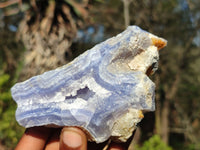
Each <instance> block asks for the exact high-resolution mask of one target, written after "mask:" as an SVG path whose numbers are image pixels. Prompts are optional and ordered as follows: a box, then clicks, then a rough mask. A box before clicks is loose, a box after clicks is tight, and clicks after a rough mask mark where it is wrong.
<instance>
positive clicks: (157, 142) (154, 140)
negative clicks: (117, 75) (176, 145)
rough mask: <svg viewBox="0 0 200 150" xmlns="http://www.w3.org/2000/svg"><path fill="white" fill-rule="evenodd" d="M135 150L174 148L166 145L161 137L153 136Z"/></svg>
mask: <svg viewBox="0 0 200 150" xmlns="http://www.w3.org/2000/svg"><path fill="white" fill-rule="evenodd" d="M135 150H172V148H171V147H169V146H168V145H166V144H165V143H164V142H163V141H162V140H161V138H160V136H159V135H153V136H152V137H151V138H150V139H149V140H147V141H145V142H144V144H143V145H142V146H141V147H140V146H138V145H137V146H136V147H135Z"/></svg>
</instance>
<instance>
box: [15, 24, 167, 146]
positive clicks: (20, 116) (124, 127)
mask: <svg viewBox="0 0 200 150" xmlns="http://www.w3.org/2000/svg"><path fill="white" fill-rule="evenodd" d="M166 43H167V42H166V40H164V39H162V38H159V37H157V36H155V35H153V34H151V33H148V32H146V31H144V30H142V29H140V28H139V27H137V26H129V27H128V28H127V29H126V30H125V31H124V32H122V33H120V34H118V35H117V36H115V37H112V38H110V39H108V40H106V41H105V42H102V43H100V44H98V45H96V46H95V47H93V48H92V49H90V50H88V51H86V52H85V53H83V54H82V55H80V56H79V57H77V58H76V59H74V60H73V61H72V62H71V63H69V64H67V65H64V66H62V67H59V68H57V69H55V70H51V71H48V72H45V73H43V74H41V75H38V76H34V77H32V78H30V79H28V80H26V81H24V82H21V83H17V84H15V85H14V86H13V87H12V89H11V92H12V97H13V99H14V100H15V101H16V103H17V105H18V107H17V110H16V120H17V121H18V123H19V124H20V125H21V126H23V127H25V128H29V127H34V126H54V127H62V126H78V127H80V128H82V129H83V130H85V131H87V132H86V133H87V134H88V138H89V140H92V141H96V142H97V143H100V142H103V141H105V140H107V139H108V138H110V137H111V138H112V139H114V140H118V141H126V140H127V139H128V138H129V137H130V136H131V134H132V132H133V130H134V129H135V127H136V124H137V123H138V122H139V121H140V120H141V119H142V118H143V115H142V110H147V111H154V109H155V102H154V97H155V95H154V92H155V85H154V83H153V82H152V81H151V80H150V79H149V77H148V76H147V75H149V74H151V73H153V72H154V71H155V70H156V69H157V62H158V58H159V55H158V50H159V49H161V48H163V47H165V46H166Z"/></svg>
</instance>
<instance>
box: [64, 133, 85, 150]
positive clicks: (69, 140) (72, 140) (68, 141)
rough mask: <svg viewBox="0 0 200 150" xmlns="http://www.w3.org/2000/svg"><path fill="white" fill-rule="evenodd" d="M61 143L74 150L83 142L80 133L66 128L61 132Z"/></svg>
mask: <svg viewBox="0 0 200 150" xmlns="http://www.w3.org/2000/svg"><path fill="white" fill-rule="evenodd" d="M63 143H64V144H65V145H66V146H67V147H69V148H70V149H76V150H78V149H79V148H80V147H81V145H82V144H83V142H82V137H81V135H80V134H78V133H77V132H74V131H67V130H65V131H64V132H63Z"/></svg>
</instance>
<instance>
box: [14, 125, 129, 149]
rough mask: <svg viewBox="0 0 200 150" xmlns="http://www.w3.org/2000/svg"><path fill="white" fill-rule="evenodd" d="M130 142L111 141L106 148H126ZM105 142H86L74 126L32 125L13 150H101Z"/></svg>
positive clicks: (85, 138)
mask: <svg viewBox="0 0 200 150" xmlns="http://www.w3.org/2000/svg"><path fill="white" fill-rule="evenodd" d="M129 144H130V140H129V141H128V142H127V143H121V144H117V143H111V144H110V146H109V147H108V150H126V149H128V146H129ZM105 145H106V142H104V143H101V144H96V143H94V142H87V137H86V135H85V133H84V132H83V131H82V130H81V129H79V128H75V127H64V128H63V129H61V128H59V129H52V128H46V127H33V128H29V129H27V130H26V131H25V133H24V135H23V136H22V138H21V140H20V141H19V143H18V145H17V146H16V148H15V150H102V149H103V148H104V146H105Z"/></svg>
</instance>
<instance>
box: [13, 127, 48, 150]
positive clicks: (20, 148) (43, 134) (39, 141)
mask: <svg viewBox="0 0 200 150" xmlns="http://www.w3.org/2000/svg"><path fill="white" fill-rule="evenodd" d="M50 134H51V129H50V128H45V127H33V128H28V129H26V131H25V133H24V135H23V136H22V138H21V139H20V141H19V143H18V144H17V146H16V148H15V150H43V149H44V147H45V144H46V141H47V140H48V138H49V136H50Z"/></svg>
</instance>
